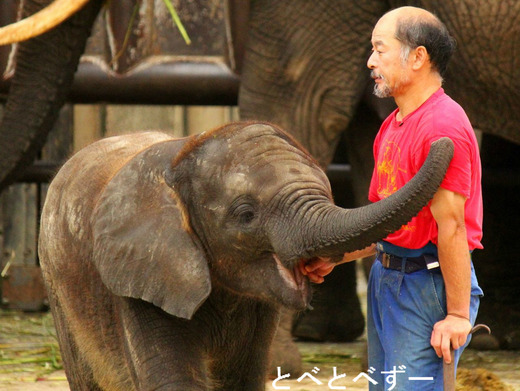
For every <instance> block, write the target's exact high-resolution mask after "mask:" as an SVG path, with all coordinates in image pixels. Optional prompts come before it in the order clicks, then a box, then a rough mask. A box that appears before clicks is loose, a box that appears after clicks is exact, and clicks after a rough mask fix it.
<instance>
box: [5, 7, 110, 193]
mask: <svg viewBox="0 0 520 391" xmlns="http://www.w3.org/2000/svg"><path fill="white" fill-rule="evenodd" d="M101 4H102V1H100V0H91V1H90V2H88V4H87V5H86V6H85V7H84V8H83V9H81V11H79V12H78V13H76V14H74V15H73V16H72V17H70V18H69V19H68V20H66V21H65V22H64V23H62V24H60V25H59V26H58V27H56V28H54V29H52V30H51V31H49V32H47V33H45V34H43V35H40V36H38V37H35V38H33V39H31V40H29V41H26V42H23V43H20V44H19V46H18V52H17V56H16V72H15V75H14V77H13V79H12V81H11V87H10V91H9V97H8V100H7V103H6V106H5V111H4V116H3V118H2V123H1V125H0V156H2V159H1V160H0V190H2V189H4V188H5V187H6V186H7V185H9V184H10V183H12V182H13V181H14V180H15V179H16V177H17V175H18V174H20V172H21V171H22V170H23V168H24V167H25V166H27V165H28V164H30V163H31V161H32V160H33V159H34V158H35V157H36V155H37V153H38V151H39V150H40V149H41V148H42V146H43V144H44V143H45V139H46V137H47V134H48V132H49V131H50V130H51V129H52V126H53V124H54V122H55V121H56V118H57V116H58V114H59V110H60V108H61V107H62V106H63V104H64V103H65V99H66V97H67V94H68V92H69V89H70V86H71V85H72V81H73V77H74V73H75V71H76V69H77V65H78V63H79V59H80V56H81V54H82V53H83V50H84V48H85V44H86V41H87V38H88V36H89V35H90V30H91V28H92V24H93V22H94V20H95V18H96V15H97V14H98V12H99V9H100V7H101ZM45 5H46V4H43V5H42V2H41V1H39V2H37V1H33V0H26V1H25V4H24V15H23V16H24V17H25V16H27V15H30V14H33V13H35V12H37V11H39V10H40V9H41V8H42V7H43V6H45Z"/></svg>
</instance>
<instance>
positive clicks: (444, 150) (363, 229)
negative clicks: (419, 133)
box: [300, 138, 453, 258]
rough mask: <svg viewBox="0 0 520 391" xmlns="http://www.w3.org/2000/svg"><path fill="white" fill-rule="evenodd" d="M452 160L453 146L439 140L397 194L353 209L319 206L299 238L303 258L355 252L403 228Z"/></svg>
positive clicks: (431, 194)
mask: <svg viewBox="0 0 520 391" xmlns="http://www.w3.org/2000/svg"><path fill="white" fill-rule="evenodd" d="M452 156H453V143H452V141H451V140H450V139H448V138H443V139H440V140H438V141H436V142H434V143H433V144H432V146H431V149H430V153H429V155H428V158H427V159H426V161H425V163H424V165H423V166H422V168H421V169H420V170H419V172H418V173H417V175H416V176H415V177H414V178H413V179H412V180H411V181H410V182H408V183H407V184H406V185H405V186H404V187H402V188H401V189H400V190H399V191H397V192H396V193H394V194H392V195H391V196H389V197H388V198H386V199H384V200H381V201H379V202H376V203H373V204H371V205H367V206H365V207H361V208H357V209H342V208H339V207H336V206H323V207H321V208H317V210H315V211H314V212H316V213H318V215H319V216H320V217H319V218H317V219H316V224H313V225H312V226H310V227H308V229H307V230H306V232H304V233H303V234H302V238H301V240H302V242H301V243H300V245H301V246H302V248H304V249H305V250H304V252H305V253H306V254H304V257H305V258H307V257H309V258H310V257H313V256H337V255H340V254H342V253H345V252H350V251H354V250H359V249H362V248H365V247H366V246H369V245H370V244H371V243H374V242H376V241H378V240H381V239H384V238H385V237H386V236H387V235H388V234H390V233H392V232H394V231H396V230H397V229H399V228H400V227H401V226H402V225H403V224H407V223H408V222H409V221H410V220H411V219H412V218H413V217H414V216H415V215H416V214H417V213H419V211H420V210H421V209H422V208H423V207H424V206H425V205H426V204H427V203H428V201H429V200H430V199H431V198H432V197H433V195H434V194H435V192H436V191H437V189H438V187H439V185H440V183H441V182H442V180H443V178H444V175H445V173H446V170H447V168H448V165H449V163H450V161H451V158H452Z"/></svg>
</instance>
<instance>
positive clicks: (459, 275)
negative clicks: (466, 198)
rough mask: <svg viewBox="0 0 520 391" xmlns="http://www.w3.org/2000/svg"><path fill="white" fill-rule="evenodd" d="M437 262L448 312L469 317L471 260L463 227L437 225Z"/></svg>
mask: <svg viewBox="0 0 520 391" xmlns="http://www.w3.org/2000/svg"><path fill="white" fill-rule="evenodd" d="M438 240H439V243H438V250H439V263H440V266H441V271H442V275H443V278H444V285H445V289H446V303H447V311H448V314H455V315H458V316H462V317H465V318H467V319H469V305H470V296H471V260H470V255H469V249H468V242H467V237H466V230H465V228H464V227H456V228H453V227H451V229H450V228H449V227H448V229H445V230H444V232H443V230H442V229H441V227H439V237H438Z"/></svg>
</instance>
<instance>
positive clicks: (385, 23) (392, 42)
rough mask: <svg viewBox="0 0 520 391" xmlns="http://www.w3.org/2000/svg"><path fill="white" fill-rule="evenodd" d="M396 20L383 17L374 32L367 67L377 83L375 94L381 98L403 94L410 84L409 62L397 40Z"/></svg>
mask: <svg viewBox="0 0 520 391" xmlns="http://www.w3.org/2000/svg"><path fill="white" fill-rule="evenodd" d="M395 24H396V22H395V20H394V19H393V18H390V17H388V16H386V17H383V18H382V19H380V20H379V22H378V23H377V24H376V26H375V28H374V31H373V32H372V54H371V55H370V57H369V59H368V62H367V66H368V68H370V69H371V70H372V72H371V76H372V78H373V79H374V81H375V83H376V84H375V86H374V94H375V95H376V96H378V97H380V98H386V97H389V96H393V97H394V98H396V97H397V96H399V95H400V94H402V93H403V92H404V91H405V90H406V87H407V86H408V85H409V84H410V76H409V65H408V61H406V60H403V59H402V57H401V43H400V42H399V41H398V40H397V39H396V38H395V35H394V32H395Z"/></svg>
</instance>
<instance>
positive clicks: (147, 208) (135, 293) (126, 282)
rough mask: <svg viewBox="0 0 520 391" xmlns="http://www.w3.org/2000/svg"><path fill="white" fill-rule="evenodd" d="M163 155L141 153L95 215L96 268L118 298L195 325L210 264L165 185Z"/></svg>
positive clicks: (115, 179) (180, 206)
mask: <svg viewBox="0 0 520 391" xmlns="http://www.w3.org/2000/svg"><path fill="white" fill-rule="evenodd" d="M154 160H155V161H157V160H164V159H160V156H159V154H157V152H155V153H147V152H145V153H141V154H140V155H138V156H137V157H135V158H133V160H131V161H130V162H129V163H127V164H126V165H125V166H124V167H123V168H122V169H121V170H120V171H119V172H118V173H117V174H116V175H115V176H114V177H113V178H112V179H111V180H110V182H109V183H108V184H107V186H106V187H105V190H104V192H103V193H102V195H101V197H100V199H99V201H98V203H97V206H96V208H95V210H94V213H93V216H92V221H91V226H92V230H93V239H94V251H93V256H94V259H93V262H94V264H95V266H96V268H97V270H98V271H99V274H100V275H101V279H102V281H103V283H104V284H105V285H106V286H107V287H108V289H109V290H110V291H111V292H113V293H114V294H116V295H119V296H126V297H133V298H139V299H142V300H145V301H148V302H150V303H153V304H154V305H156V306H158V307H160V308H162V309H163V310H164V311H166V312H168V313H169V314H171V315H174V316H177V317H181V318H185V319H191V317H192V316H193V314H194V313H195V311H197V309H198V308H199V306H200V305H201V304H202V303H203V302H204V300H205V299H206V298H207V297H208V295H209V293H210V291H211V280H210V275H209V268H208V264H207V259H206V256H205V253H204V251H203V250H202V247H201V245H200V244H199V242H198V239H197V238H196V236H195V235H194V234H193V232H192V231H191V228H190V226H189V223H188V218H187V214H186V213H187V212H186V211H185V208H184V205H183V204H182V202H181V201H180V199H179V198H178V196H177V194H176V192H175V191H174V190H173V189H172V188H170V187H169V186H168V185H167V184H166V183H165V181H164V167H167V164H165V165H163V164H158V163H157V162H154Z"/></svg>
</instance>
